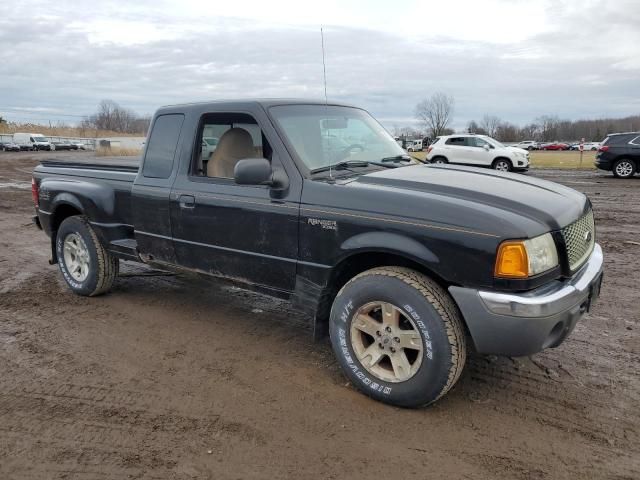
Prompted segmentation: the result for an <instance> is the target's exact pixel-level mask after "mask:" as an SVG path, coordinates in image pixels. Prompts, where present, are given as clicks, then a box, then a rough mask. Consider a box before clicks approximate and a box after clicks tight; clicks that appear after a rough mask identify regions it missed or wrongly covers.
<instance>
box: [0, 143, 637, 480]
mask: <svg viewBox="0 0 640 480" xmlns="http://www.w3.org/2000/svg"><path fill="white" fill-rule="evenodd" d="M46 155H47V154H45V153H43V154H29V153H21V154H8V153H0V273H1V275H0V478H2V479H41V478H46V479H49V478H65V479H124V478H145V479H147V478H149V479H151V478H178V479H182V478H209V479H227V478H238V479H246V478H285V477H295V478H340V479H343V478H365V477H367V478H371V475H373V476H374V478H396V479H410V478H416V479H425V478H452V479H454V478H455V479H458V478H461V479H485V478H486V479H578V478H579V479H587V478H607V479H637V478H640V413H639V411H640V379H639V375H638V372H639V367H640V335H639V334H640V319H639V317H640V307H639V301H640V299H639V295H638V292H639V290H640V289H639V287H638V285H639V284H640V262H639V261H638V258H639V257H640V244H639V243H638V242H640V178H636V179H633V180H615V179H613V178H612V177H611V176H610V175H607V174H605V173H603V172H593V171H588V172H586V171H585V172H576V171H550V170H545V171H541V170H538V171H533V172H531V173H529V175H535V176H539V177H543V178H547V179H551V180H555V181H558V182H562V183H564V184H566V185H569V186H571V187H573V188H576V189H578V190H581V191H583V192H585V193H587V194H588V195H589V196H590V197H591V199H592V201H593V203H594V206H595V214H596V218H597V222H598V241H599V242H600V243H601V244H602V246H603V248H604V251H605V254H606V276H605V282H604V286H603V289H602V296H601V299H600V301H599V303H598V304H597V305H596V306H595V308H594V310H593V311H592V313H591V314H589V315H588V316H587V317H586V318H585V319H583V321H582V322H581V323H580V324H579V325H578V326H577V328H576V330H575V332H574V333H573V335H572V336H571V337H570V338H569V339H568V340H567V341H566V342H565V343H564V344H563V345H561V346H560V347H559V348H557V349H552V350H549V351H546V352H544V353H541V354H538V355H536V356H534V357H533V358H518V359H515V358H494V357H481V356H478V355H472V356H471V358H470V360H469V363H468V365H467V369H466V371H465V373H464V374H463V377H462V378H461V380H460V382H459V383H458V384H457V386H456V387H455V388H454V389H453V390H452V391H451V392H450V393H449V394H448V395H447V396H446V397H445V398H444V399H442V400H441V401H439V402H438V403H437V404H436V405H434V406H432V407H429V408H425V409H421V410H401V409H397V408H392V407H388V406H385V405H382V404H380V403H376V402H374V401H372V400H369V399H368V398H366V397H364V396H362V395H361V394H359V393H357V392H356V391H355V390H354V389H353V388H352V387H351V386H350V385H349V384H347V382H346V380H345V379H344V377H343V376H342V375H341V374H340V371H339V370H338V367H337V365H336V363H335V362H334V360H333V358H332V354H331V350H330V348H329V345H328V343H320V344H316V343H313V342H312V340H311V335H310V331H309V329H308V327H306V326H305V321H306V319H305V318H304V317H303V316H301V315H300V314H298V313H295V312H294V311H292V310H290V309H289V308H288V306H287V304H285V303H282V302H280V301H275V300H272V299H269V298H266V297H262V296H259V295H257V294H253V293H247V292H244V291H242V290H238V289H236V288H232V287H229V286H225V285H217V284H193V283H192V282H191V281H187V280H184V279H181V278H178V277H174V276H149V272H147V271H145V270H144V269H142V268H140V267H137V266H135V265H133V264H123V268H122V276H121V277H120V278H119V279H118V280H117V282H116V285H115V288H114V290H113V291H112V292H111V293H110V294H108V295H105V296H103V297H99V298H82V297H78V296H75V295H73V294H72V293H70V292H69V290H67V288H66V287H65V285H64V284H63V281H62V278H61V276H60V275H59V272H58V268H57V266H50V265H48V263H47V259H48V257H49V244H48V239H47V238H46V237H45V235H44V234H43V233H41V232H40V231H38V230H36V228H35V227H34V226H33V225H32V224H31V221H30V216H31V215H32V213H33V207H32V201H31V192H30V190H29V187H30V185H29V182H30V171H31V169H32V168H33V166H34V165H35V164H36V161H37V158H38V157H42V156H46ZM58 155H63V156H68V157H71V158H73V157H77V156H78V155H82V154H78V153H75V152H70V153H66V154H58Z"/></svg>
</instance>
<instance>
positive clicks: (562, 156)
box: [410, 151, 596, 170]
mask: <svg viewBox="0 0 640 480" xmlns="http://www.w3.org/2000/svg"><path fill="white" fill-rule="evenodd" d="M410 155H412V156H414V157H417V158H419V159H422V160H423V159H424V158H425V157H426V156H427V152H415V153H413V152H412V153H411V154H410ZM529 158H530V160H531V168H566V169H571V168H576V169H581V170H593V169H594V168H595V166H594V165H593V162H594V160H595V158H596V152H583V154H582V165H580V152H575V151H574V152H571V151H564V152H546V151H533V152H531V155H530V157H529Z"/></svg>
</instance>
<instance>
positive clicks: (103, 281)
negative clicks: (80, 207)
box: [56, 215, 120, 297]
mask: <svg viewBox="0 0 640 480" xmlns="http://www.w3.org/2000/svg"><path fill="white" fill-rule="evenodd" d="M71 233H75V234H77V235H79V236H80V237H81V239H82V240H83V242H84V244H85V245H86V247H87V250H88V253H89V273H88V275H87V278H85V279H84V280H83V281H81V282H78V281H76V280H74V278H73V277H72V276H71V274H70V273H69V269H68V268H67V265H66V264H65V257H64V241H65V238H66V237H67V235H69V234H71ZM56 254H57V257H58V265H59V267H60V271H61V272H62V276H63V278H64V280H65V282H67V285H68V286H69V288H70V289H71V290H72V291H73V292H74V293H76V294H78V295H82V296H86V297H94V296H96V295H102V294H103V293H106V292H108V291H109V290H110V289H111V286H112V285H113V281H114V280H115V278H116V277H117V276H118V271H119V266H120V261H119V260H118V258H117V257H114V256H113V255H111V254H110V253H109V252H107V251H106V250H105V248H104V246H103V245H102V243H101V242H100V240H98V236H97V235H96V232H95V231H94V230H93V228H92V227H91V225H90V224H89V222H88V220H87V218H86V217H84V216H81V215H74V216H72V217H68V218H66V219H64V221H63V222H62V223H61V224H60V227H59V228H58V231H57V234H56Z"/></svg>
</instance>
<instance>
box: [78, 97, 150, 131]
mask: <svg viewBox="0 0 640 480" xmlns="http://www.w3.org/2000/svg"><path fill="white" fill-rule="evenodd" d="M150 120H151V119H150V117H138V116H137V115H136V114H135V113H134V112H133V111H132V110H129V109H128V108H123V107H121V106H120V105H118V104H117V103H116V102H114V101H113V100H102V101H101V102H100V103H99V104H98V111H97V112H96V113H95V114H93V115H91V116H90V117H88V118H87V119H84V120H83V121H82V122H81V126H82V127H83V128H89V127H92V128H96V129H99V130H111V131H114V132H122V133H146V131H147V129H148V127H149V123H150Z"/></svg>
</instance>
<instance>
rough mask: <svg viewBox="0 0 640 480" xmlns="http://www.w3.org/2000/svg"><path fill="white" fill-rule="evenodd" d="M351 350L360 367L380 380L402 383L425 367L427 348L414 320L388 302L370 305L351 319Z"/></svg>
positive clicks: (359, 310)
mask: <svg viewBox="0 0 640 480" xmlns="http://www.w3.org/2000/svg"><path fill="white" fill-rule="evenodd" d="M350 330H351V331H350V333H351V347H352V348H353V351H354V353H355V355H356V357H357V359H358V361H359V362H360V364H361V365H362V366H363V367H364V368H365V369H366V370H367V371H368V372H369V373H370V374H371V375H373V376H374V377H376V378H378V379H379V380H382V381H385V382H390V383H399V382H406V381H407V380H409V379H410V378H411V377H413V376H414V375H415V374H416V373H417V372H418V370H419V369H420V365H421V364H422V356H423V349H424V345H423V343H422V336H421V335H420V332H419V331H418V328H417V326H416V324H415V323H414V321H413V319H411V317H410V316H409V315H408V314H407V313H405V312H404V311H403V310H402V309H401V308H399V307H396V306H395V305H393V304H392V303H388V302H370V303H367V304H366V305H363V306H362V307H360V308H359V309H358V311H357V312H356V313H355V315H354V316H353V317H352V320H351V329H350Z"/></svg>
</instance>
